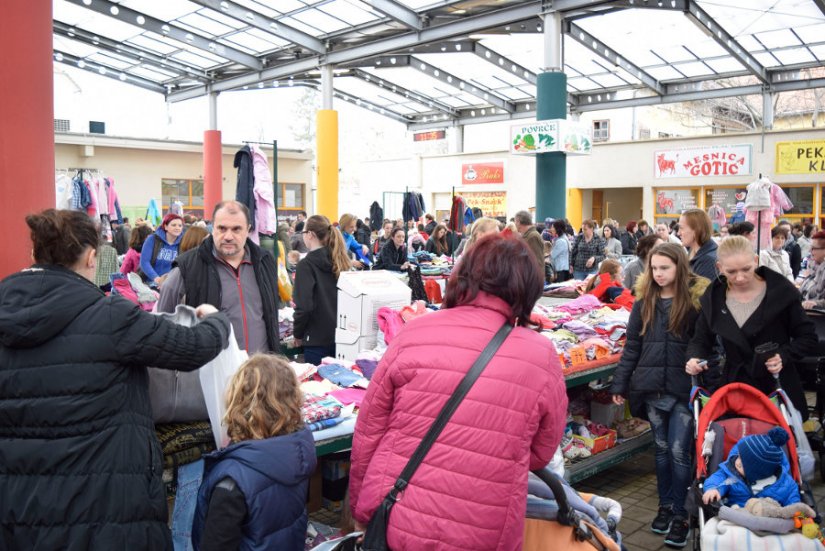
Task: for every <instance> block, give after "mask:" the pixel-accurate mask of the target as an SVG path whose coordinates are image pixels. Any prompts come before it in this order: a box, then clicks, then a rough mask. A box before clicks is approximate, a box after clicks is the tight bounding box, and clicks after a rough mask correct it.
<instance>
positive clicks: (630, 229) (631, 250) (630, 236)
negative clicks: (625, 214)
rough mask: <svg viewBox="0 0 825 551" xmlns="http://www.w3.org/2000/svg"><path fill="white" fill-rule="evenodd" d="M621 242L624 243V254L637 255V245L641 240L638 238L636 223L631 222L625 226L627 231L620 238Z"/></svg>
mask: <svg viewBox="0 0 825 551" xmlns="http://www.w3.org/2000/svg"><path fill="white" fill-rule="evenodd" d="M619 241H621V243H622V254H624V255H631V254H636V243H637V242H638V241H639V239H638V238H637V237H636V221H635V220H631V221H630V222H628V223H627V225H626V226H625V231H623V232H622V233H621V235H620V236H619Z"/></svg>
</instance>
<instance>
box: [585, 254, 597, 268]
mask: <svg viewBox="0 0 825 551" xmlns="http://www.w3.org/2000/svg"><path fill="white" fill-rule="evenodd" d="M595 263H596V257H594V256H591V257H590V258H588V259H587V263H586V264H585V266H587V267H588V268H592V267H593V264H595Z"/></svg>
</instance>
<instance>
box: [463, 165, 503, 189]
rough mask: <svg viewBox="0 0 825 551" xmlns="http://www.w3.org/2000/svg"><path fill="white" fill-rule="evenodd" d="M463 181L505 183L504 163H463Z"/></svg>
mask: <svg viewBox="0 0 825 551" xmlns="http://www.w3.org/2000/svg"><path fill="white" fill-rule="evenodd" d="M461 183H462V184H463V185H470V184H503V183H504V163H503V162H498V163H466V164H463V165H461Z"/></svg>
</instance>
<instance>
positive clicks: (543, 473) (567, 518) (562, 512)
mask: <svg viewBox="0 0 825 551" xmlns="http://www.w3.org/2000/svg"><path fill="white" fill-rule="evenodd" d="M533 474H534V475H536V476H537V477H539V478H540V479H541V481H542V482H544V483H545V484H547V486H548V487H549V488H550V491H552V492H553V497H554V498H555V500H556V503H557V504H558V507H559V522H561V523H562V524H566V525H568V526H575V521H574V518H575V517H574V515H573V514H572V509H571V508H570V504H569V503H567V494H565V493H564V486H563V485H562V483H561V481H560V480H559V479H558V478H557V477H556V475H555V474H553V472H552V471H550V469H548V468H547V467H545V468H543V469H536V470H535V471H533Z"/></svg>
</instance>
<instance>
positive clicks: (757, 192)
mask: <svg viewBox="0 0 825 551" xmlns="http://www.w3.org/2000/svg"><path fill="white" fill-rule="evenodd" d="M792 208H793V203H792V202H791V200H790V199H789V198H788V196H787V195H786V194H785V192H784V191H783V190H782V188H781V187H779V186H778V185H776V184H774V183H773V182H771V181H770V180H769V179H768V178H766V177H762V178H760V179H758V180H756V181H755V182H751V183H750V184H748V196H747V197H746V198H745V209H746V212H745V219H746V220H747V221H748V222H750V223H751V224H753V225H754V227H755V228H756V231H755V232H754V234H753V236H752V237H751V240H752V241H753V242H754V243H756V239H757V235H758V236H760V237H759V239H760V242H759V243H758V244H757V246H758V247H759V249H768V248H770V246H771V226H773V224H774V222H775V221H776V220H778V219H779V218H780V217H781V216H782V215H783V214H784V212H785V211H788V210H790V209H792ZM760 212H761V213H762V214H761V216H760V214H759V213H760Z"/></svg>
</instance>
